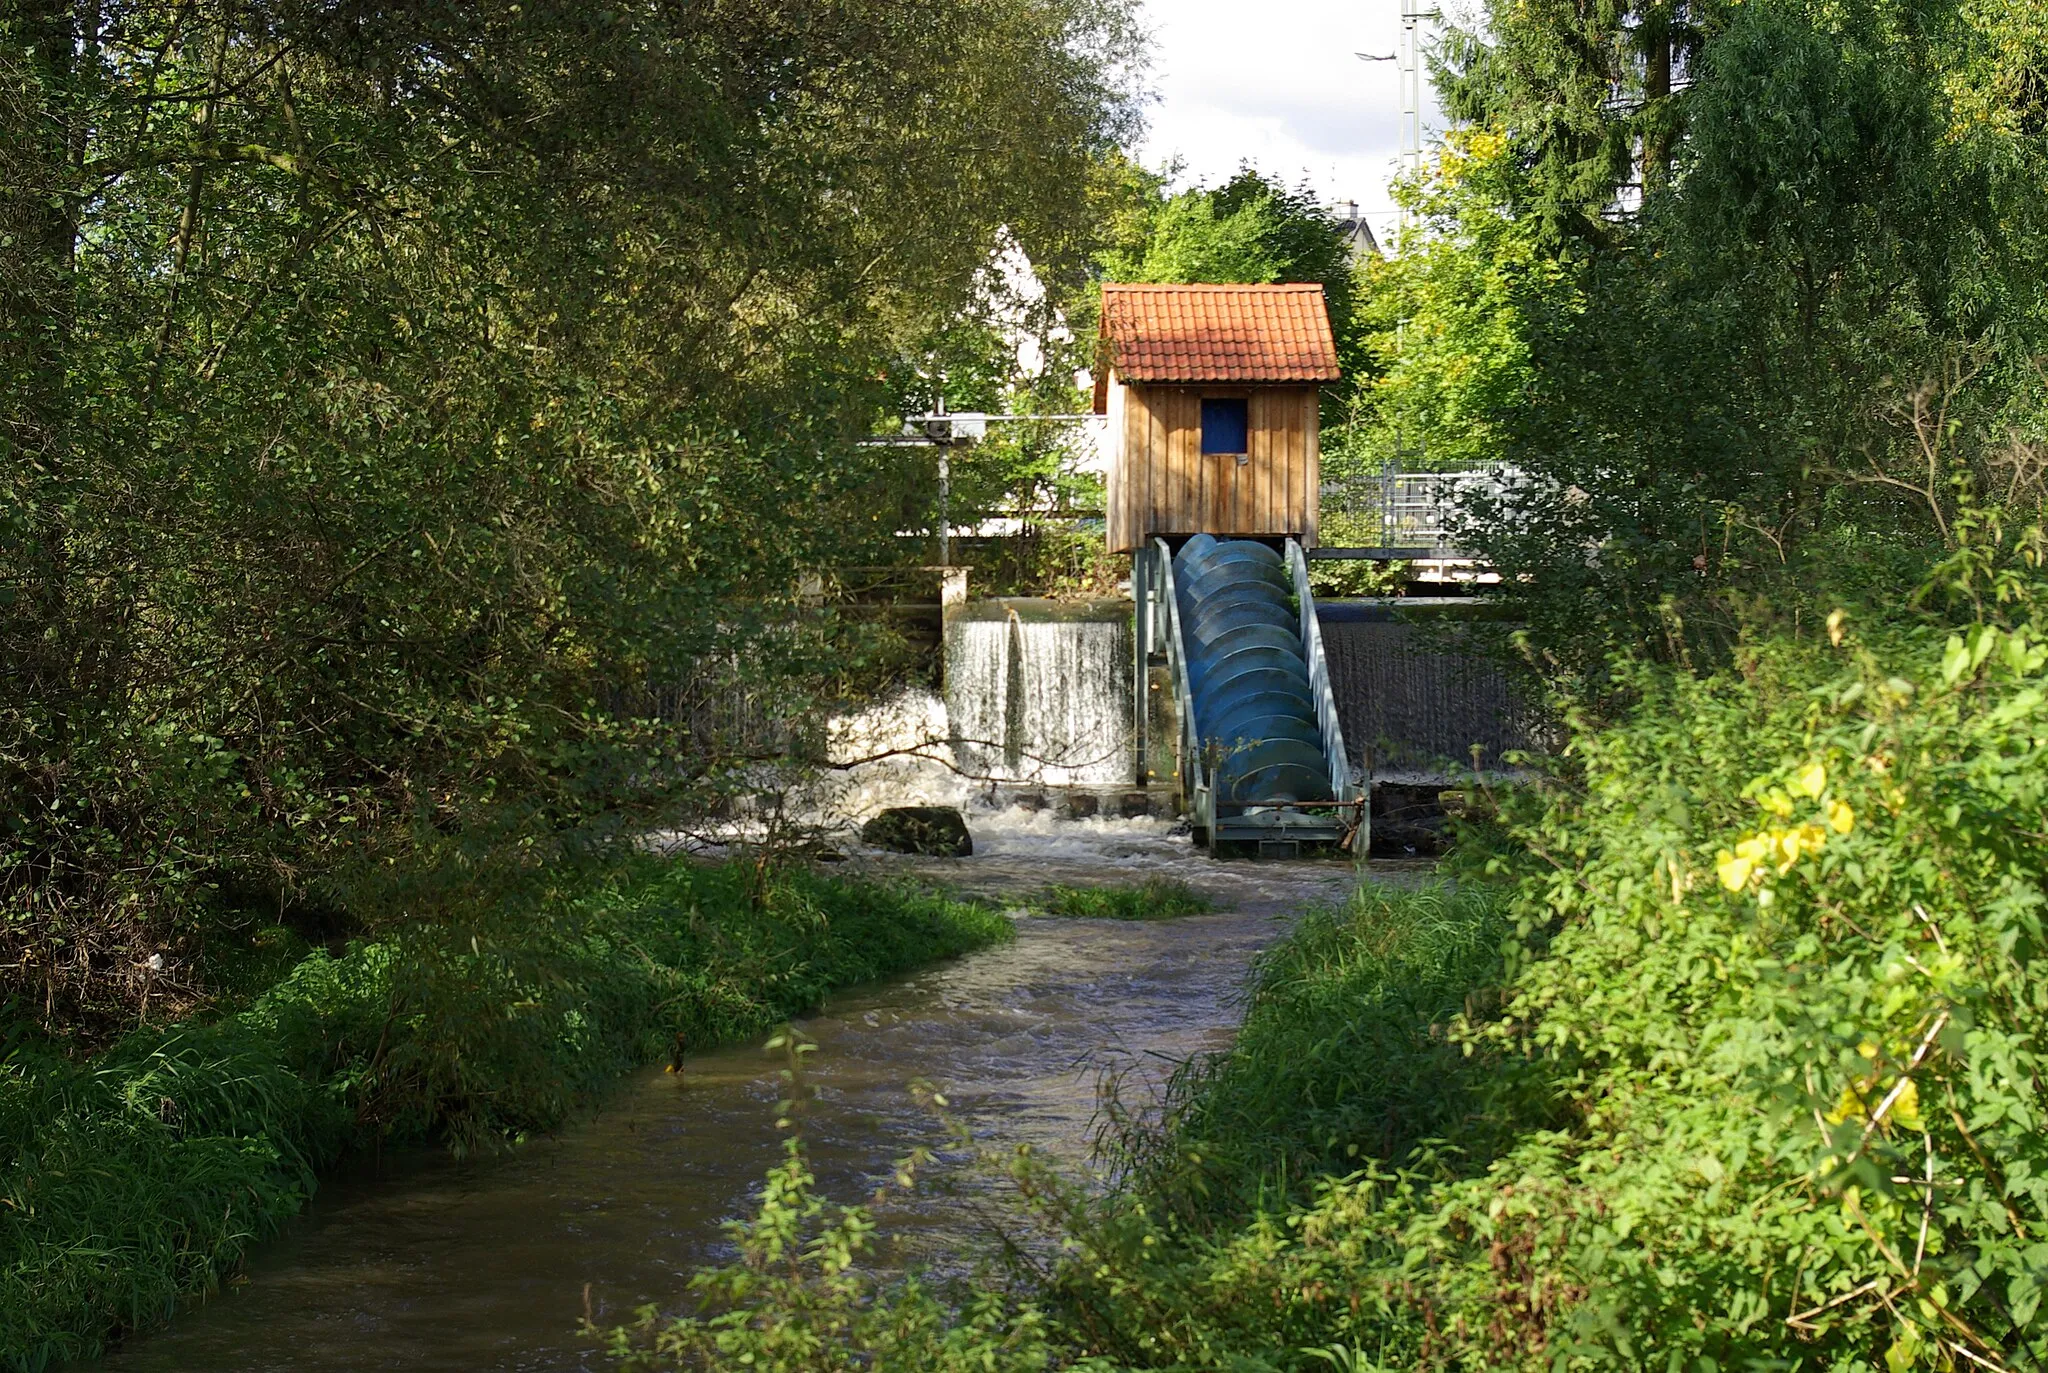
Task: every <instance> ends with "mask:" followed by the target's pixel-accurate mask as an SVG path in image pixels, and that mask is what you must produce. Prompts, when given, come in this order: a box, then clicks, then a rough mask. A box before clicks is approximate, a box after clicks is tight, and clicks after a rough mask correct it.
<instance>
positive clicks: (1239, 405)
mask: <svg viewBox="0 0 2048 1373" xmlns="http://www.w3.org/2000/svg"><path fill="white" fill-rule="evenodd" d="M1251 429H1252V425H1251V414H1250V405H1249V403H1248V402H1246V401H1244V400H1242V399H1238V400H1204V401H1203V402H1202V451H1203V452H1204V453H1249V452H1250V451H1251V444H1250V442H1249V440H1250V438H1251Z"/></svg>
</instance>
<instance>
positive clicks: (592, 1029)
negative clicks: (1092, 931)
mask: <svg viewBox="0 0 2048 1373" xmlns="http://www.w3.org/2000/svg"><path fill="white" fill-rule="evenodd" d="M516 915H517V919H516V920H508V921H506V922H504V923H503V924H501V925H499V926H495V927H492V928H489V929H486V930H483V931H481V932H478V933H468V934H460V935H458V934H457V933H456V932H454V931H452V930H451V928H450V927H448V926H446V925H444V924H441V923H439V922H428V923H423V924H420V925H417V926H414V927H412V928H409V929H406V930H403V931H401V932H399V933H397V934H395V935H393V936H392V937H391V938H389V939H386V940H383V941H380V942H377V943H369V944H361V945H358V946H357V947H354V948H352V949H350V950H349V951H348V952H347V953H345V954H343V955H341V956H339V957H335V956H331V955H329V954H327V953H324V952H320V953H314V954H312V955H311V956H309V957H307V958H306V959H304V960H303V961H302V962H301V963H300V964H299V965H298V966H297V967H296V968H295V969H293V970H292V972H291V974H290V975H289V976H288V977H286V978H285V979H284V980H283V981H281V982H280V983H279V984H278V985H276V986H275V987H273V988H272V989H271V990H269V991H268V992H266V993H265V994H263V995H262V996H260V997H258V998H257V999H256V1000H255V1001H254V1003H253V1004H252V1005H250V1006H249V1007H248V1009H246V1010H244V1011H242V1012H240V1013H239V1014H236V1015H232V1016H229V1017H226V1018H224V1019H222V1020H220V1021H219V1022H217V1023H215V1024H212V1025H203V1026H197V1025H181V1026H176V1027H173V1028H171V1029H168V1030H162V1029H152V1030H146V1031H141V1032H138V1033H137V1034H135V1035H132V1036H131V1037H130V1038H129V1039H127V1040H125V1041H123V1042H122V1043H121V1044H119V1045H117V1046H116V1047H115V1048H114V1049H112V1050H110V1051H109V1052H107V1053H106V1054H104V1055H102V1056H100V1057H99V1058H97V1059H94V1060H91V1061H90V1062H87V1063H83V1064H80V1063H76V1062H72V1061H68V1060H65V1059H63V1058H60V1057H57V1056H55V1055H51V1054H45V1053H38V1052H35V1051H32V1050H28V1049H17V1050H16V1051H14V1052H12V1053H10V1054H9V1055H8V1056H7V1058H6V1059H5V1060H0V1351H5V1361H4V1366H9V1367H27V1368H36V1367H41V1366H44V1365H46V1364H48V1363H50V1362H52V1361H55V1360H58V1359H62V1358H71V1357H76V1356H79V1355H82V1354H86V1353H89V1352H90V1351H91V1350H92V1349H93V1348H95V1347H96V1345H97V1344H98V1342H99V1340H100V1339H101V1337H102V1336H103V1335H104V1334H105V1333H106V1332H107V1331H108V1330H109V1329H110V1328H119V1327H134V1326H139V1325H144V1324H147V1323H149V1322H152V1321H155V1320H159V1319H162V1318H163V1317H164V1316H165V1315H166V1314H168V1313H169V1311H170V1310H171V1308H172V1307H173V1306H174V1305H175V1303H176V1302H177V1301H178V1300H179V1298H181V1297H184V1296H187V1295H190V1294H192V1293H195V1292H200V1291H204V1290H207V1289H208V1288H210V1287H212V1286H213V1285H214V1284H216V1283H217V1282H218V1281H219V1279H220V1277H221V1275H222V1274H223V1273H225V1272H227V1271H230V1270H231V1269H232V1268H233V1267H234V1265H235V1263H236V1262H237V1261H238V1259H239V1258H240V1255H241V1253H242V1251H243V1249H244V1248H245V1247H246V1245H247V1244H248V1243H249V1242H250V1241H251V1240H252V1239H255V1238H257V1237H259V1236H261V1235H263V1234H265V1233H267V1232H268V1231H270V1230H272V1229H274V1228H275V1226H276V1225H277V1223H278V1222H279V1221H281V1220H282V1219H284V1218H285V1217H287V1216H290V1215H292V1214H293V1213H294V1212H296V1211H297V1210H298V1208H299V1207H300V1206H301V1205H302V1204H303V1203H304V1201H305V1199H306V1197H307V1196H308V1195H309V1194H310V1193H311V1191H312V1190H313V1185H314V1181H315V1178H316V1176H317V1174H318V1172H319V1170H320V1169H321V1168H322V1167H324V1166H325V1165H327V1164H329V1163H331V1162H332V1161H333V1160H334V1159H335V1157H336V1156H337V1155H338V1154H339V1153H340V1152H341V1151H342V1150H344V1149H345V1148H347V1147H348V1146H350V1145H351V1144H354V1143H358V1142H364V1141H367V1140H369V1139H372V1138H377V1137H390V1136H399V1137H415V1138H417V1137H422V1136H429V1135H431V1136H435V1137H438V1138H442V1139H445V1140H446V1141H448V1142H449V1143H450V1144H451V1145H452V1146H453V1147H455V1148H457V1149H474V1148H478V1147H485V1146H490V1145H493V1144H497V1143H502V1142H503V1141H506V1140H508V1139H517V1138H519V1137H521V1136H523V1135H525V1134H527V1133H530V1132H533V1131H537V1130H545V1129H549V1128H552V1127H554V1126H556V1125H559V1124H560V1123H561V1122H562V1121H563V1120H564V1119H565V1118H567V1116H568V1115H569V1114H570V1113H571V1112H572V1111H574V1110H575V1109H576V1108H577V1107H578V1106H579V1105H580V1104H582V1103H584V1102H586V1101H588V1100H589V1099H590V1097H591V1095H592V1094H593V1093H594V1092H596V1091H597V1090H599V1089H600V1088H602V1087H603V1086H604V1085H605V1084H606V1083H607V1082H608V1081H610V1080H611V1079H612V1078H613V1077H614V1076H615V1075H616V1074H617V1073H619V1072H620V1071H622V1070H624V1069H626V1068H628V1067H630V1066H632V1065H634V1064H637V1063H642V1062H646V1061H648V1060H650V1059H653V1058H655V1057H658V1056H661V1055H665V1054H667V1053H670V1052H673V1051H675V1050H676V1049H677V1048H678V1047H679V1046H685V1045H687V1046H696V1047H704V1046H708V1045H711V1044H715V1043H718V1042H720V1041H724V1040H730V1039H735V1038H739V1037H741V1036H744V1035H748V1034H757V1033H761V1032H763V1031H765V1030H766V1029H768V1028H769V1027H771V1026H773V1025H775V1024H776V1023H778V1022H780V1021H782V1020H785V1019H787V1018H788V1017H790V1016H793V1015H797V1014H801V1013H803V1012H805V1011H808V1010H810V1009H812V1008H814V1007H815V1006H816V1005H817V1004H818V1002H819V1001H820V1000H821V999H822V998H823V997H824V996H825V995H826V994H827V993H829V992H831V991H832V990H834V989H836V988H838V987H843V986H847V985H850V984H853V983H858V982H863V981H868V980H871V979H874V978H877V977H881V976H884V975H887V974H889V973H892V972H896V971H899V970H902V969H905V968H909V967H913V966H916V965H919V964H922V963H926V962H929V961H931V960H933V959H936V958H945V957H949V956H952V955H955V954H959V953H963V952H966V951H968V950H971V949H975V948H979V947H982V946H984V945H987V944H991V943H995V942H999V941H1001V940H1004V939H1007V938H1009V937H1010V936H1011V926H1010V923H1009V922H1008V921H1007V920H1006V919H1004V918H1003V917H1002V916H1001V915H999V914H997V913H996V912H994V911H991V910H988V909H986V908H983V907H978V906H970V905H961V904H958V903H954V902H950V901H947V900H944V899H942V898H938V897H934V896H928V895H923V894H920V893H917V892H914V891H911V890H908V889H898V888H893V887H882V886H875V885H865V884H859V883H849V882H840V881H834V880H829V879H825V878H819V877H813V876H810V875H807V874H802V873H784V874H780V875H777V876H775V877H773V878H772V880H770V881H769V882H768V883H767V884H766V886H765V887H763V886H762V885H761V884H760V882H759V880H758V875H757V874H756V873H755V872H754V871H753V870H752V869H750V868H741V867H737V866H736V867H729V868H710V869H707V868H698V867H692V866H689V865H686V864H680V863H668V862H663V861H659V860H655V859H652V858H638V859H635V860H632V861H630V862H628V863H627V864H625V865H624V866H623V868H621V869H617V870H614V871H611V872H608V873H605V874H602V875H597V876H586V877H583V878H580V879H578V880H577V881H576V883H575V884H574V885H571V886H569V887H567V888H566V889H564V890H561V891H558V892H556V893H554V894H553V895H552V896H551V897H550V898H548V899H546V900H543V901H541V902H540V903H539V904H538V905H537V906H535V907H533V908H519V909H518V910H517V911H516ZM519 927H523V929H522V928H519Z"/></svg>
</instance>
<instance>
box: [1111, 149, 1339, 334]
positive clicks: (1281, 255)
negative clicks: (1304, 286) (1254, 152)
mask: <svg viewBox="0 0 2048 1373" xmlns="http://www.w3.org/2000/svg"><path fill="white" fill-rule="evenodd" d="M1127 175H1128V180H1127V183H1126V186H1125V190H1124V199H1123V201H1122V204H1121V205H1120V206H1119V207H1118V212H1117V214H1116V215H1115V218H1114V219H1113V220H1112V221H1111V226H1110V229H1109V231H1108V234H1109V238H1110V246H1109V247H1108V248H1107V250H1105V251H1104V252H1103V253H1102V255H1101V256H1100V258H1099V259H1098V263H1099V266H1100V269H1101V271H1102V273H1103V276H1104V278H1105V279H1107V280H1109V281H1138V282H1145V281H1156V282H1224V283H1228V282H1254V283H1263V282H1276V281H1313V282H1317V283H1319V284H1321V286H1322V288H1323V294H1324V297H1325V300H1326V302H1327V303H1328V306H1329V310H1330V326H1331V328H1332V329H1333V330H1334V331H1335V333H1336V336H1337V346H1338V355H1339V358H1340V360H1341V361H1342V362H1343V363H1344V366H1345V369H1346V370H1347V371H1349V370H1351V368H1352V367H1353V366H1354V365H1355V356H1356V350H1355V348H1354V346H1353V334H1354V330H1353V328H1352V324H1351V317H1352V312H1353V310H1354V309H1355V308H1356V304H1357V290H1356V287H1355V283H1354V280H1353V277H1352V270H1351V257H1350V250H1349V248H1348V247H1347V246H1346V243H1345V240H1344V236H1343V233H1342V232H1341V230H1340V229H1339V227H1338V222H1337V220H1335V219H1334V218H1332V217H1331V215H1330V213H1329V212H1328V211H1327V210H1326V209H1324V208H1323V207H1322V206H1320V205H1318V204H1317V203H1316V200H1315V198H1314V197H1313V196H1312V195H1311V194H1310V193H1309V192H1308V191H1306V190H1289V189H1288V188H1286V187H1285V186H1282V185H1281V184H1279V183H1278V182H1275V181H1271V180H1268V179H1267V178H1266V177H1264V176H1262V175H1260V174H1259V173H1258V172H1256V171H1254V170H1252V169H1251V168H1250V167H1246V168H1244V169H1243V170H1241V171H1240V172H1238V174H1237V175H1236V176H1234V177H1232V178H1231V179H1230V180H1229V181H1227V182H1225V183H1224V184H1223V185H1221V186H1217V187H1213V188H1210V187H1196V188H1194V189H1192V190H1186V191H1181V192H1179V193H1178V194H1174V195H1168V194H1166V193H1165V191H1164V183H1163V181H1162V180H1161V179H1160V178H1157V177H1153V176H1151V175H1149V174H1147V173H1144V172H1142V171H1139V170H1137V169H1135V168H1127Z"/></svg>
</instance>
